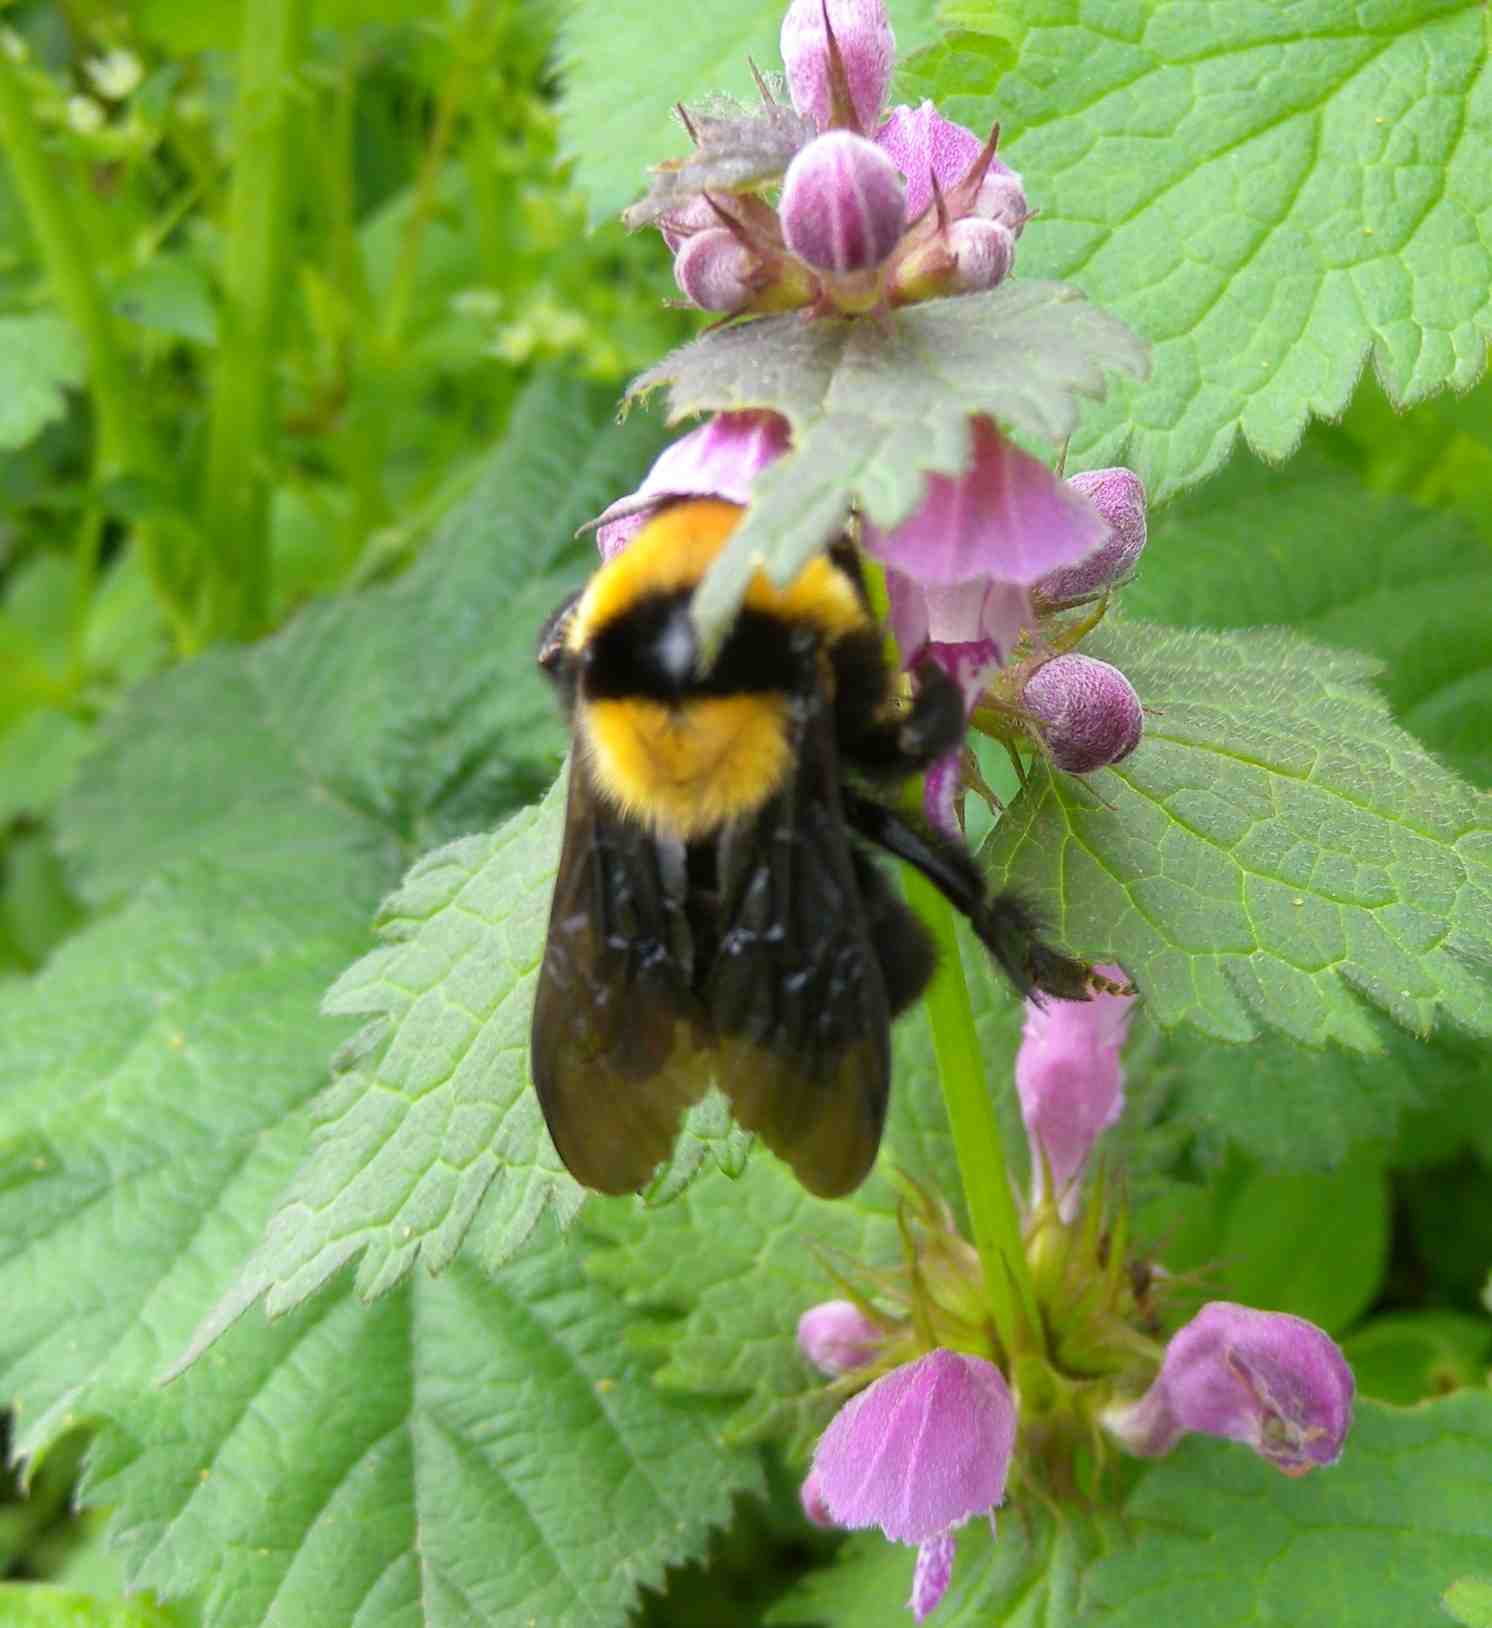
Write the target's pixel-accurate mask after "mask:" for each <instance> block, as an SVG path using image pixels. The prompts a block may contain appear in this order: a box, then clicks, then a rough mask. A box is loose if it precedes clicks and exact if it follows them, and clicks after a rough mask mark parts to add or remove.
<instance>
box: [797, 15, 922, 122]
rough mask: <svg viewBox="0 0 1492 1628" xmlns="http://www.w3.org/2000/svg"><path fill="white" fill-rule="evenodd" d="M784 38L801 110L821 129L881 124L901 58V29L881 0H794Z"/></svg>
mask: <svg viewBox="0 0 1492 1628" xmlns="http://www.w3.org/2000/svg"><path fill="white" fill-rule="evenodd" d="M831 33H832V41H833V43H832V45H831V43H830V40H831ZM779 44H780V46H781V50H782V65H783V67H784V69H785V70H786V72H787V86H788V94H789V95H790V96H791V97H792V103H793V106H794V107H795V108H796V109H797V111H798V112H799V113H801V114H802V115H803V116H804V117H805V118H808V119H812V120H813V122H814V123H815V124H816V125H817V126H818V128H819V129H820V130H821V131H822V130H828V129H831V128H834V127H836V126H837V127H840V128H844V129H853V130H855V131H856V132H857V133H859V134H862V135H864V134H866V133H868V132H869V131H871V130H874V129H875V124H876V119H877V118H878V117H879V116H880V111H881V104H882V102H884V101H885V99H886V87H887V85H888V84H890V82H891V65H892V63H893V62H895V60H896V35H895V34H894V33H893V32H892V29H891V21H890V19H889V18H888V17H887V15H886V8H885V6H884V5H883V4H881V0H793V3H792V4H791V5H790V6H789V7H788V8H787V15H786V16H785V17H784V18H783V19H782V34H781V36H780V39H779ZM836 55H837V56H838V58H839V72H838V73H837V74H836V73H835V71H834V61H833V59H834V56H836Z"/></svg>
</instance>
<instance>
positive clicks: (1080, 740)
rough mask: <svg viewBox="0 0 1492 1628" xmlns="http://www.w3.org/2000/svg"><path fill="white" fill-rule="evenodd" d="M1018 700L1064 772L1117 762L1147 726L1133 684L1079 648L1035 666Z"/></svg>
mask: <svg viewBox="0 0 1492 1628" xmlns="http://www.w3.org/2000/svg"><path fill="white" fill-rule="evenodd" d="M1021 700H1022V702H1023V704H1024V706H1025V708H1026V710H1027V712H1028V713H1029V714H1030V715H1031V717H1032V718H1033V719H1034V720H1035V721H1036V724H1037V726H1038V727H1039V729H1040V732H1041V738H1042V741H1043V743H1044V744H1045V746H1046V749H1047V753H1048V755H1049V756H1050V758H1051V760H1052V762H1053V763H1055V764H1056V766H1057V767H1058V768H1059V769H1064V770H1066V771H1067V773H1068V774H1091V773H1092V772H1093V771H1094V770H1095V769H1102V768H1105V767H1107V766H1108V765H1110V764H1113V763H1119V762H1121V761H1122V760H1123V759H1124V758H1127V757H1128V756H1129V754H1130V753H1131V752H1133V751H1134V749H1135V748H1136V747H1137V746H1138V745H1139V744H1140V736H1141V735H1142V734H1143V733H1144V730H1145V712H1144V708H1143V707H1142V706H1141V705H1140V698H1139V696H1138V695H1137V694H1136V693H1135V687H1134V685H1133V684H1131V683H1130V681H1129V680H1128V679H1127V678H1126V677H1125V676H1124V674H1123V673H1121V672H1120V671H1119V669H1118V668H1117V667H1112V666H1110V665H1109V663H1108V662H1106V661H1099V660H1098V659H1097V658H1096V657H1094V656H1084V655H1081V654H1079V653H1078V652H1077V651H1069V652H1067V654H1065V655H1061V656H1055V657H1053V658H1052V660H1051V661H1048V662H1045V663H1043V665H1042V666H1040V667H1038V668H1037V669H1036V672H1035V673H1034V674H1033V675H1032V676H1031V677H1030V678H1029V679H1027V681H1026V685H1025V688H1024V690H1023V691H1022V692H1021Z"/></svg>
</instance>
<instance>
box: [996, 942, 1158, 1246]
mask: <svg viewBox="0 0 1492 1628" xmlns="http://www.w3.org/2000/svg"><path fill="white" fill-rule="evenodd" d="M1096 970H1098V971H1099V972H1102V973H1103V974H1104V975H1105V976H1106V977H1110V978H1113V979H1114V980H1115V981H1116V982H1123V981H1124V969H1123V968H1122V967H1113V966H1109V967H1099V968H1097V969H1096ZM1133 1006H1134V997H1133V996H1132V995H1108V994H1103V995H1095V996H1094V997H1093V998H1092V1000H1087V1001H1062V1000H1050V1001H1047V1002H1046V1003H1045V1004H1044V1005H1041V1006H1038V1005H1037V1004H1036V1003H1035V1002H1034V1001H1029V1000H1028V1001H1027V1002H1026V1024H1025V1028H1024V1029H1023V1030H1022V1031H1021V1045H1020V1050H1019V1051H1018V1052H1017V1053H1016V1056H1015V1089H1016V1094H1017V1095H1018V1096H1019V1098H1020V1104H1021V1117H1022V1118H1023V1119H1024V1120H1025V1122H1026V1134H1027V1135H1028V1136H1029V1137H1030V1139H1031V1183H1032V1202H1033V1203H1040V1202H1041V1199H1042V1194H1043V1190H1044V1189H1043V1167H1042V1161H1043V1159H1045V1162H1046V1166H1047V1168H1049V1169H1050V1171H1051V1177H1052V1184H1053V1186H1054V1188H1055V1189H1056V1196H1057V1209H1058V1213H1059V1214H1060V1215H1061V1217H1062V1219H1063V1220H1064V1221H1071V1220H1072V1219H1073V1217H1074V1216H1075V1215H1076V1214H1077V1210H1078V1177H1079V1176H1080V1175H1081V1174H1082V1171H1083V1167H1084V1166H1085V1165H1086V1164H1087V1162H1088V1155H1089V1154H1090V1153H1091V1152H1092V1151H1093V1144H1094V1143H1095V1142H1096V1141H1097V1140H1098V1137H1099V1134H1100V1133H1101V1132H1102V1131H1104V1130H1106V1129H1107V1128H1108V1127H1109V1126H1110V1125H1112V1124H1113V1123H1114V1121H1115V1120H1116V1119H1118V1117H1119V1114H1120V1111H1121V1109H1122V1108H1123V1107H1124V1070H1123V1068H1122V1067H1121V1066H1120V1062H1119V1053H1120V1050H1121V1048H1122V1047H1123V1045H1124V1035H1125V1031H1126V1029H1127V1028H1128V1027H1129V1015H1130V1011H1131V1009H1132V1008H1133Z"/></svg>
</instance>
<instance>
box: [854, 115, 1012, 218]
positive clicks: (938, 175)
mask: <svg viewBox="0 0 1492 1628" xmlns="http://www.w3.org/2000/svg"><path fill="white" fill-rule="evenodd" d="M875 142H876V146H877V147H879V148H880V149H881V151H882V152H884V153H887V154H888V155H889V156H890V158H891V160H892V162H893V163H894V164H895V165H896V167H897V169H899V170H900V171H901V173H902V174H903V175H904V176H906V178H907V203H906V208H907V219H908V220H909V221H914V220H916V219H917V217H918V216H919V215H921V214H922V212H923V210H925V209H926V208H927V206H928V205H929V204H930V203H931V202H932V197H933V186H932V184H933V181H934V180H936V181H937V183H938V190H939V191H940V192H943V193H948V192H950V191H951V190H952V189H953V188H954V187H955V186H957V184H958V183H959V182H960V181H962V180H963V179H964V177H965V176H966V175H967V174H968V172H969V170H970V168H971V167H972V165H973V163H974V161H975V160H976V159H977V158H978V157H979V154H980V152H981V151H982V150H983V145H982V143H981V142H980V140H979V137H978V136H976V135H975V134H974V132H973V131H972V130H966V129H965V128H964V127H963V125H961V124H955V123H954V122H953V120H952V119H945V118H944V117H943V115H942V114H941V113H939V112H938V110H937V108H936V107H934V106H933V104H932V103H931V102H924V103H923V104H922V105H921V106H920V107H894V108H892V109H891V112H890V114H889V115H888V116H887V118H886V122H885V123H884V124H883V125H882V126H881V127H880V129H879V130H877V131H876V135H875ZM960 213H969V214H976V215H982V216H984V217H985V218H986V219H989V220H996V221H999V222H1000V224H1001V225H1003V226H1008V227H1009V228H1010V230H1011V231H1012V232H1014V233H1015V235H1016V236H1017V237H1019V236H1020V228H1021V226H1022V225H1023V224H1024V222H1025V219H1026V216H1027V215H1028V214H1029V213H1030V211H1029V210H1028V209H1027V207H1026V194H1025V192H1024V191H1023V190H1022V188H1021V178H1020V176H1018V175H1017V174H1016V173H1015V171H1014V170H1013V169H1011V168H1010V167H1009V165H1007V164H1003V163H1001V161H1000V160H999V159H998V158H995V159H991V160H990V166H989V169H988V170H987V171H986V172H985V175H984V178H983V180H982V181H981V182H980V184H979V190H978V193H977V195H976V198H975V201H974V203H973V206H972V208H970V209H968V210H965V211H960Z"/></svg>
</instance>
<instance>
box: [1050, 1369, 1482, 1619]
mask: <svg viewBox="0 0 1492 1628" xmlns="http://www.w3.org/2000/svg"><path fill="white" fill-rule="evenodd" d="M1489 1475H1492V1396H1488V1395H1486V1394H1485V1393H1482V1394H1474V1393H1469V1392H1463V1393H1461V1394H1459V1395H1457V1396H1453V1397H1449V1398H1447V1399H1446V1400H1444V1401H1441V1402H1436V1403H1432V1404H1427V1405H1425V1406H1423V1407H1419V1408H1414V1409H1409V1410H1403V1411H1401V1410H1399V1409H1394V1408H1385V1407H1382V1406H1380V1405H1378V1404H1375V1403H1371V1402H1366V1403H1360V1404H1359V1406H1358V1408H1357V1413H1356V1418H1355V1420H1354V1422H1353V1426H1352V1432H1351V1434H1350V1435H1349V1437H1348V1438H1347V1447H1346V1451H1345V1452H1344V1453H1343V1455H1342V1459H1341V1462H1340V1463H1338V1464H1337V1465H1335V1466H1334V1467H1332V1468H1331V1469H1329V1470H1321V1471H1318V1472H1317V1473H1316V1474H1314V1475H1310V1476H1306V1477H1303V1478H1302V1479H1300V1480H1291V1479H1289V1478H1288V1477H1285V1476H1282V1475H1280V1474H1279V1472H1278V1471H1276V1470H1274V1469H1273V1468H1271V1467H1270V1466H1269V1465H1268V1464H1266V1463H1264V1462H1263V1461H1262V1460H1260V1459H1257V1458H1255V1457H1254V1456H1253V1455H1252V1454H1250V1453H1248V1452H1247V1451H1246V1450H1244V1449H1242V1448H1239V1447H1237V1446H1234V1445H1231V1444H1225V1443H1220V1442H1208V1441H1202V1440H1198V1439H1196V1438H1193V1439H1191V1440H1189V1441H1187V1442H1184V1443H1183V1444H1182V1445H1181V1446H1180V1447H1179V1448H1178V1449H1177V1451H1176V1452H1175V1453H1174V1454H1172V1456H1171V1457H1170V1458H1168V1459H1165V1460H1163V1461H1162V1462H1160V1463H1159V1464H1157V1465H1156V1466H1155V1468H1154V1469H1152V1470H1151V1471H1150V1472H1149V1473H1148V1474H1147V1475H1146V1476H1145V1478H1144V1480H1143V1481H1141V1482H1140V1485H1139V1487H1138V1489H1137V1490H1136V1492H1135V1493H1134V1495H1133V1497H1131V1498H1130V1500H1129V1502H1128V1505H1127V1507H1126V1511H1125V1514H1126V1521H1127V1524H1128V1525H1129V1527H1130V1529H1131V1531H1132V1532H1133V1534H1134V1542H1133V1544H1132V1545H1131V1546H1129V1547H1127V1548H1125V1549H1123V1550H1121V1551H1119V1552H1117V1553H1115V1554H1113V1555H1111V1556H1109V1557H1108V1558H1107V1559H1105V1560H1103V1561H1100V1563H1099V1564H1098V1565H1097V1566H1096V1567H1095V1568H1094V1569H1093V1571H1092V1572H1091V1573H1089V1574H1088V1577H1087V1579H1086V1582H1087V1589H1088V1592H1087V1595H1086V1606H1087V1611H1088V1614H1087V1615H1084V1616H1081V1617H1079V1618H1076V1619H1075V1620H1077V1621H1081V1622H1082V1623H1083V1624H1084V1625H1085V1628H1086V1625H1088V1624H1102V1625H1103V1628H1130V1625H1133V1628H1153V1625H1154V1624H1155V1623H1157V1622H1175V1623H1186V1624H1187V1625H1188V1628H1223V1625H1224V1624H1226V1625H1227V1628H1252V1625H1257V1628H1264V1625H1265V1624H1268V1625H1269V1628H1313V1625H1316V1624H1320V1623H1349V1622H1350V1623H1352V1624H1353V1628H1404V1625H1405V1624H1407V1623H1421V1622H1423V1623H1430V1622H1433V1621H1434V1620H1435V1611H1436V1602H1437V1600H1438V1598H1439V1596H1440V1594H1441V1592H1442V1591H1443V1590H1444V1589H1445V1588H1447V1587H1448V1586H1449V1585H1450V1584H1451V1583H1452V1582H1453V1581H1454V1580H1456V1579H1457V1578H1458V1577H1459V1576H1460V1575H1462V1574H1464V1573H1467V1572H1487V1571H1489V1570H1492V1529H1489V1527H1488V1524H1487V1520H1486V1488H1487V1484H1488V1476H1489Z"/></svg>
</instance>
